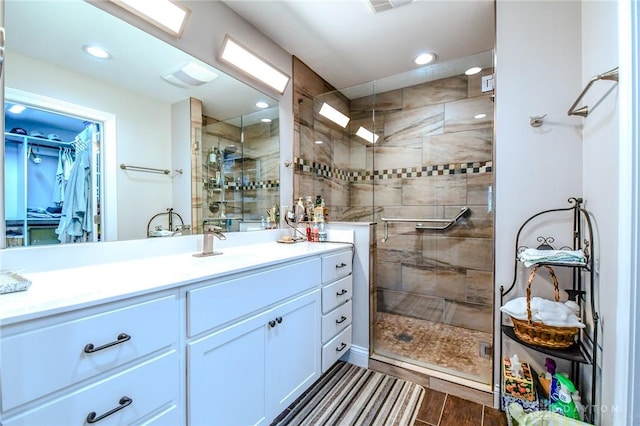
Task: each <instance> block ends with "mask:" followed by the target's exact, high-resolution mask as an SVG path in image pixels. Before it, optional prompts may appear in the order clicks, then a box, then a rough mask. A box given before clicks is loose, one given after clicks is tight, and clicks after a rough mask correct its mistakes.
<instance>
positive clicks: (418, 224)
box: [381, 207, 470, 243]
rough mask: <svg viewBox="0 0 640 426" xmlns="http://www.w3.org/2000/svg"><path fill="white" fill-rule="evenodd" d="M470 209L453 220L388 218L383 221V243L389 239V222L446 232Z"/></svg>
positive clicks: (461, 212) (467, 208)
mask: <svg viewBox="0 0 640 426" xmlns="http://www.w3.org/2000/svg"><path fill="white" fill-rule="evenodd" d="M469 211H470V210H469V207H463V208H461V209H460V212H458V214H457V215H456V216H455V217H454V218H452V219H405V218H386V217H383V218H382V219H381V220H382V221H383V222H384V237H383V238H382V242H383V243H384V242H386V241H387V240H388V239H389V222H414V223H415V224H416V226H415V228H416V229H431V230H435V231H444V230H445V229H448V228H450V227H451V226H452V225H454V224H455V223H456V222H457V221H458V220H459V219H460V218H461V217H463V216H464V215H466V214H467V212H469ZM423 223H441V224H442V225H441V226H426V225H423Z"/></svg>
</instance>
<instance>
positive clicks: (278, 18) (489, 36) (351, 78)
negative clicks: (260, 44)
mask: <svg viewBox="0 0 640 426" xmlns="http://www.w3.org/2000/svg"><path fill="white" fill-rule="evenodd" d="M223 1H224V2H225V4H227V5H228V6H229V7H230V8H232V9H233V10H235V11H236V13H238V14H239V15H241V16H242V17H243V18H245V19H246V20H247V21H249V22H250V23H251V24H253V25H254V26H255V27H256V28H257V29H259V30H260V31H262V32H263V33H264V34H265V35H266V36H268V37H269V38H271V39H272V40H273V41H274V42H276V43H277V44H279V45H280V46H282V47H283V48H284V49H285V50H286V51H288V52H289V53H291V54H293V55H295V56H296V57H298V58H299V59H300V60H302V62H304V63H305V64H307V65H308V66H309V67H310V68H311V69H313V70H314V71H315V72H316V73H318V74H319V75H320V76H322V77H323V78H324V79H325V80H327V81H328V82H329V83H331V84H332V85H333V86H334V87H336V88H338V89H343V88H348V87H351V86H355V85H358V84H361V83H366V82H371V81H373V80H380V79H383V78H385V77H390V76H395V75H397V74H407V73H411V72H414V71H415V70H416V69H417V68H419V66H417V65H415V63H414V62H413V59H414V58H415V56H417V54H419V53H421V52H432V53H435V54H436V55H437V56H438V63H441V64H442V63H445V62H449V61H450V60H453V59H458V58H463V57H467V56H470V55H474V54H478V53H480V52H487V51H490V50H491V49H493V47H494V36H495V31H494V18H495V16H494V1H493V0H472V1H464V0H417V1H413V2H410V3H405V4H404V5H403V6H400V7H397V8H394V9H391V10H387V11H383V12H378V13H374V12H373V9H372V8H371V6H370V5H369V3H368V1H367V0H223ZM400 3H401V4H402V3H403V2H400Z"/></svg>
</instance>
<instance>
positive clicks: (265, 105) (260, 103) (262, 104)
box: [256, 101, 269, 108]
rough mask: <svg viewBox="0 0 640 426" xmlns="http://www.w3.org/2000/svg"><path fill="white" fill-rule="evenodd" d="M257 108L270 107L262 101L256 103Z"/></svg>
mask: <svg viewBox="0 0 640 426" xmlns="http://www.w3.org/2000/svg"><path fill="white" fill-rule="evenodd" d="M256 106H257V107H258V108H266V107H268V106H269V104H268V103H266V102H263V101H260V102H256Z"/></svg>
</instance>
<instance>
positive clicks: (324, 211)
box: [320, 198, 327, 222]
mask: <svg viewBox="0 0 640 426" xmlns="http://www.w3.org/2000/svg"><path fill="white" fill-rule="evenodd" d="M320 207H322V220H324V221H325V222H326V221H327V206H326V205H325V204H324V198H322V199H321V200H320Z"/></svg>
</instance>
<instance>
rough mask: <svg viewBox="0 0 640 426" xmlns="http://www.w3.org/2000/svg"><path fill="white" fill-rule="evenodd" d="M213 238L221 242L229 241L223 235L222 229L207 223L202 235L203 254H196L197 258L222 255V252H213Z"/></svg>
mask: <svg viewBox="0 0 640 426" xmlns="http://www.w3.org/2000/svg"><path fill="white" fill-rule="evenodd" d="M213 237H216V238H218V239H219V240H226V239H227V237H226V236H225V235H224V234H223V233H222V228H221V227H219V226H216V225H210V224H208V223H207V222H206V221H205V222H204V224H203V233H202V253H196V254H194V256H195V257H205V256H216V255H218V254H222V252H221V251H214V250H213Z"/></svg>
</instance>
